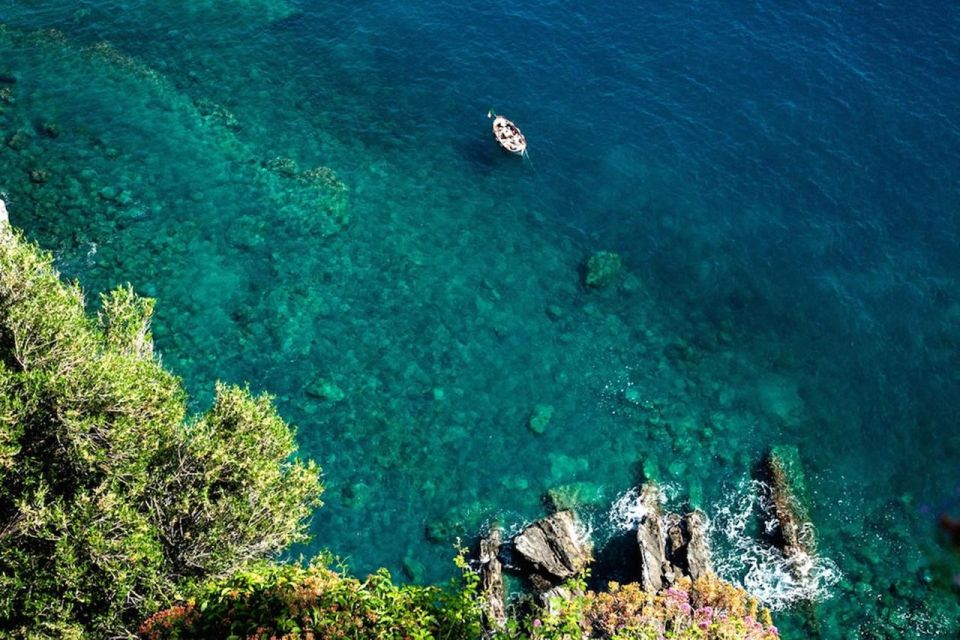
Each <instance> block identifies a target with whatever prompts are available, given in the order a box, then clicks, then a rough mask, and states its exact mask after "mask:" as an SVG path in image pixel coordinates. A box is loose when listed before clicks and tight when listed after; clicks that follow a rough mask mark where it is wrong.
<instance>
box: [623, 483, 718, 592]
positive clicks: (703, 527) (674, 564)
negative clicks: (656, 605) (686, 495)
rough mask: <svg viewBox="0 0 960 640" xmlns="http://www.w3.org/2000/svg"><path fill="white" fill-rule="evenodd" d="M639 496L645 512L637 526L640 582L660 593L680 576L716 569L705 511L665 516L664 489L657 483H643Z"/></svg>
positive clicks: (692, 576)
mask: <svg viewBox="0 0 960 640" xmlns="http://www.w3.org/2000/svg"><path fill="white" fill-rule="evenodd" d="M638 500H639V503H640V504H639V507H640V510H641V512H642V513H643V516H642V517H641V518H640V523H639V527H638V529H637V545H638V546H639V547H640V586H641V587H642V588H643V589H644V590H645V591H649V592H651V593H656V592H657V591H660V590H661V589H665V588H667V587H669V586H671V585H672V584H673V583H674V582H675V581H676V580H677V578H679V577H680V576H689V577H690V578H693V579H694V580H696V579H697V578H699V577H700V576H702V575H705V574H707V573H709V572H710V571H711V570H712V568H711V564H710V547H709V544H708V542H707V534H706V532H707V517H706V515H704V514H703V512H701V511H692V512H690V513H688V514H686V515H684V516H681V515H680V514H678V513H668V514H666V516H664V515H663V511H662V509H661V508H660V490H659V489H658V488H657V486H656V485H655V484H653V483H647V484H645V485H644V486H643V488H642V489H641V490H640V496H639V498H638Z"/></svg>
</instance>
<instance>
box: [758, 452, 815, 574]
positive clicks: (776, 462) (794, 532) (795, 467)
mask: <svg viewBox="0 0 960 640" xmlns="http://www.w3.org/2000/svg"><path fill="white" fill-rule="evenodd" d="M765 462H766V464H765V469H764V472H765V473H766V474H767V476H768V477H767V478H766V480H767V481H768V482H769V485H770V500H771V504H772V507H773V515H774V517H775V518H776V519H777V524H778V525H779V531H778V534H779V535H778V537H777V540H776V543H777V545H778V546H779V547H780V548H781V550H782V551H783V555H784V557H785V558H787V560H789V561H790V568H791V571H792V572H793V574H794V576H796V577H797V578H804V577H805V576H806V575H807V574H808V573H809V571H810V565H811V554H812V553H813V551H814V548H815V546H816V541H815V539H814V536H813V528H812V527H811V526H810V523H809V517H808V515H807V512H806V509H805V508H804V506H803V501H802V499H801V494H802V492H803V485H804V482H803V469H802V468H801V466H800V458H799V455H798V452H797V450H796V448H795V447H783V446H781V447H774V448H773V449H771V451H770V454H769V455H768V456H767V459H766V461H765Z"/></svg>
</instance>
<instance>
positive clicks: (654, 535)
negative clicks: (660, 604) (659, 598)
mask: <svg viewBox="0 0 960 640" xmlns="http://www.w3.org/2000/svg"><path fill="white" fill-rule="evenodd" d="M639 501H640V507H641V508H642V510H643V516H642V517H641V518H640V525H639V527H638V529H637V544H638V545H639V546H640V586H641V587H642V588H643V590H644V591H649V592H652V593H656V592H657V591H660V589H662V588H663V587H664V584H663V573H664V571H663V569H664V566H665V565H666V554H665V547H666V535H665V533H664V530H663V513H662V512H661V510H660V490H659V489H658V488H657V485H655V484H653V483H650V482H648V483H647V484H645V485H643V488H641V489H640V497H639Z"/></svg>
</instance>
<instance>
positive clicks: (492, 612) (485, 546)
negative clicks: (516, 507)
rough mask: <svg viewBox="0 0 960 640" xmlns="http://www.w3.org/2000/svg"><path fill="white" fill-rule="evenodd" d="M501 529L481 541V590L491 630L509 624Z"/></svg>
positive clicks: (495, 529)
mask: <svg viewBox="0 0 960 640" xmlns="http://www.w3.org/2000/svg"><path fill="white" fill-rule="evenodd" d="M500 538H501V536H500V528H499V527H496V526H495V527H494V528H493V529H491V530H490V535H489V536H487V537H486V538H484V539H482V540H481V541H480V589H481V591H482V593H483V601H484V602H485V603H486V605H487V606H486V611H485V615H486V620H487V626H488V627H489V628H496V629H502V628H503V626H504V625H505V624H506V622H507V608H506V603H505V601H504V598H503V567H502V565H501V564H500V543H501V539H500Z"/></svg>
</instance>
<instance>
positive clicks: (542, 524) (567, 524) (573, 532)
mask: <svg viewBox="0 0 960 640" xmlns="http://www.w3.org/2000/svg"><path fill="white" fill-rule="evenodd" d="M513 546H514V549H515V550H516V552H517V554H519V556H520V557H521V558H523V560H524V561H526V562H527V563H528V564H529V565H530V566H531V567H533V569H534V571H535V572H536V573H538V574H540V577H541V578H542V579H546V580H547V581H549V582H559V581H562V580H566V579H567V578H572V577H573V576H575V575H577V574H578V573H580V572H581V571H583V569H584V568H586V566H587V564H588V563H589V562H590V559H591V549H590V544H589V542H588V540H587V539H586V536H585V535H584V534H583V532H582V528H581V526H580V524H579V523H578V522H577V519H576V517H575V516H574V515H573V512H572V511H558V512H557V513H554V514H553V515H550V516H547V517H546V518H543V519H542V520H538V521H536V522H534V523H533V524H532V525H530V526H529V527H527V528H526V529H524V530H523V531H522V532H521V533H520V534H519V535H518V536H517V537H516V538H514V541H513Z"/></svg>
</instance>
